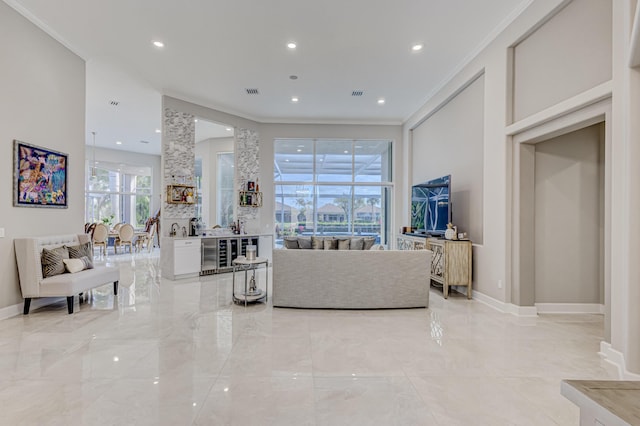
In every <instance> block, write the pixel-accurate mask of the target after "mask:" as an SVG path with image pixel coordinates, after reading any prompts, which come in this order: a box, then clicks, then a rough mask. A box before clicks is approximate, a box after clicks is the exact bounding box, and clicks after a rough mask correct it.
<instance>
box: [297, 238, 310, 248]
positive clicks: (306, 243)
mask: <svg viewBox="0 0 640 426" xmlns="http://www.w3.org/2000/svg"><path fill="white" fill-rule="evenodd" d="M298 247H300V248H301V249H305V250H310V249H311V237H298Z"/></svg>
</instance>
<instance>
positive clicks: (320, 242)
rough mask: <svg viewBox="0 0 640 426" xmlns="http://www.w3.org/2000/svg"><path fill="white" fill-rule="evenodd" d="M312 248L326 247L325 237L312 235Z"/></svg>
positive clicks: (320, 248)
mask: <svg viewBox="0 0 640 426" xmlns="http://www.w3.org/2000/svg"><path fill="white" fill-rule="evenodd" d="M311 248H312V249H314V250H322V249H323V248H324V238H323V237H311Z"/></svg>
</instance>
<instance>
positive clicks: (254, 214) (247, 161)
mask: <svg viewBox="0 0 640 426" xmlns="http://www.w3.org/2000/svg"><path fill="white" fill-rule="evenodd" d="M235 157H236V161H235V162H236V176H235V179H236V185H235V186H236V197H235V199H236V206H237V217H238V219H239V220H241V221H242V222H244V224H245V229H248V230H257V229H259V227H260V223H259V222H260V220H259V219H260V210H261V208H260V207H240V206H239V205H238V204H239V202H238V191H240V190H242V189H245V186H246V184H247V182H248V181H253V182H257V180H258V177H259V176H260V140H259V135H258V132H256V131H253V130H249V129H240V128H238V129H236V140H235ZM259 183H260V182H258V184H259ZM260 191H261V192H262V188H260Z"/></svg>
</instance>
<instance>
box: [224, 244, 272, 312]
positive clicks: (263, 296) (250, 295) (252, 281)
mask: <svg viewBox="0 0 640 426" xmlns="http://www.w3.org/2000/svg"><path fill="white" fill-rule="evenodd" d="M231 263H232V266H233V284H232V288H233V290H232V291H233V301H234V302H235V303H242V302H244V306H247V303H254V302H260V301H262V300H264V301H265V302H266V301H267V300H268V298H267V293H268V291H269V259H267V258H266V257H256V258H255V259H254V260H247V258H246V257H244V256H242V257H237V258H235V259H234V260H233V262H231ZM260 265H264V269H265V274H264V275H265V290H264V291H263V290H262V289H260V288H258V286H257V283H256V269H258V267H259V266H260ZM242 271H244V291H243V292H236V272H242ZM249 271H251V276H250V277H249V276H248V273H249Z"/></svg>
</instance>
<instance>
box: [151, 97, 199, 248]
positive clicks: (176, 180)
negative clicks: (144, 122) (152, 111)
mask: <svg viewBox="0 0 640 426" xmlns="http://www.w3.org/2000/svg"><path fill="white" fill-rule="evenodd" d="M194 118H195V116H194V115H193V114H188V113H185V112H179V111H175V110H172V109H170V108H165V109H164V115H163V129H162V166H163V176H162V191H163V194H162V214H161V216H160V218H161V227H160V232H161V234H162V236H165V237H166V236H168V235H169V232H170V231H171V224H173V223H177V224H178V230H179V233H178V235H181V232H182V227H183V226H184V227H185V229H187V230H188V223H189V219H190V218H192V217H194V215H195V211H196V210H195V204H169V203H168V202H167V186H168V185H175V184H178V185H181V184H184V185H193V186H195V184H196V179H195V161H196V154H195V152H196V150H195V122H194Z"/></svg>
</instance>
